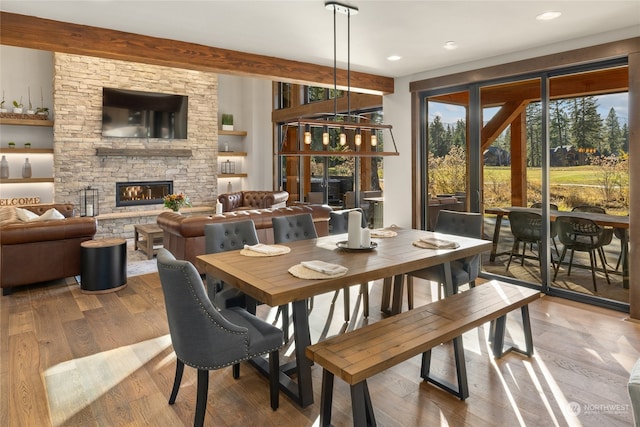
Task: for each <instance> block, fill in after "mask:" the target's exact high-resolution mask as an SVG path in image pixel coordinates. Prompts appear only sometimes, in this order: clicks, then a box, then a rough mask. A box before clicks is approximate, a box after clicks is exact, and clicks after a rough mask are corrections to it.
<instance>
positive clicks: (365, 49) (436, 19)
mask: <svg viewBox="0 0 640 427" xmlns="http://www.w3.org/2000/svg"><path fill="white" fill-rule="evenodd" d="M349 4H352V5H355V6H357V7H358V8H359V13H358V14H357V15H355V16H352V18H351V69H352V70H355V71H362V72H370V73H374V74H380V75H384V76H389V77H401V76H406V75H411V74H415V73H418V72H423V71H430V70H435V69H440V68H445V67H451V66H454V65H457V64H462V63H467V62H474V61H480V60H483V59H486V58H491V57H497V56H506V55H514V54H516V55H517V54H518V53H520V52H522V51H523V50H530V51H536V52H537V54H541V53H554V52H555V51H558V46H559V44H561V43H565V44H566V42H570V41H576V43H578V44H577V46H573V47H572V48H576V47H582V46H581V45H580V42H579V40H582V39H585V40H588V41H589V43H590V44H594V43H593V42H594V41H596V42H597V43H600V42H607V41H613V40H617V39H618V38H619V36H618V35H619V34H623V35H624V36H628V35H629V34H631V35H632V36H634V37H635V36H640V0H627V1H617V0H604V1H595V0H594V1H577V0H565V1H525V0H510V1H507V0H501V1H480V0H471V1H456V0H445V1H432V0H414V1H400V0H387V1H382V0H380V1H378V0H352V1H350V2H349ZM0 9H1V10H3V11H6V12H12V13H19V14H25V15H32V16H37V17H42V18H49V19H54V20H58V21H65V22H72V23H77V24H84V25H90V26H96V27H103V28H111V29H115V30H120V31H126V32H131V33H137V34H144V35H149V36H155V37H162V38H168V39H174V40H182V41H186V42H193V43H199V44H203V45H208V46H214V47H220V48H226V49H232V50H238V51H243V52H250V53H257V54H262V55H268V56H275V57H280V58H284V59H290V60H298V61H303V62H309V63H314V64H321V65H327V66H333V54H334V51H333V13H332V12H330V11H328V10H326V9H325V7H324V0H298V1H269V0H262V1H244V0H236V1H218V0H208V1H205V0H201V1H171V0H160V1H140V0H133V1H132V0H129V1H116V0H89V1H86V0H85V1H78V0H76V1H57V0H48V1H33V0H20V1H13V0H2V2H1V3H0ZM550 10H555V11H559V12H562V16H561V17H560V18H558V19H556V20H553V21H549V22H540V21H537V20H536V19H535V16H536V15H538V14H539V13H541V12H545V11H550ZM346 29H347V17H346V16H345V15H340V14H338V15H337V37H336V40H337V43H338V49H337V57H338V66H339V67H341V68H346V63H347V49H346V45H347V35H346ZM449 40H454V41H456V42H457V43H458V45H459V47H458V48H457V49H456V50H452V51H448V50H445V49H444V48H443V44H444V43H445V42H446V41H449ZM585 43H586V41H585ZM597 43H595V44H597ZM586 45H587V44H585V46H586ZM545 49H546V50H545ZM392 54H395V55H400V56H402V59H401V60H400V61H397V62H390V61H388V60H387V59H386V57H387V56H389V55H392Z"/></svg>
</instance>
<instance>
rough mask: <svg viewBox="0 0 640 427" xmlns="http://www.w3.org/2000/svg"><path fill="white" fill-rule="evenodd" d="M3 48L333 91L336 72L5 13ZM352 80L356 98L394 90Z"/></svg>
mask: <svg viewBox="0 0 640 427" xmlns="http://www.w3.org/2000/svg"><path fill="white" fill-rule="evenodd" d="M0 43H1V44H3V45H9V46H17V47H25V48H30V49H39V50H46V51H51V52H63V53H70V54H75V55H85V56H95V57H100V58H108V59H117V60H122V61H130V62H140V63H144V64H152V65H162V66H167V67H175V68H183V69H190V70H198V71H210V72H216V73H223V74H232V75H243V76H251V77H262V78H266V79H270V80H274V81H284V82H290V83H298V84H312V85H320V86H327V87H333V67H327V66H321V65H317V64H310V63H306V62H299V61H291V60H286V59H281V58H276V57H272V56H264V55H256V54H251V53H245V52H238V51H234V50H228V49H220V48H216V47H211V46H204V45H200V44H195V43H187V42H181V41H177V40H170V39H163V38H158V37H149V36H144V35H140V34H134V33H127V32H122V31H114V30H109V29H105V28H98V27H91V26H87V25H79V24H72V23H67V22H61V21H54V20H50V19H42V18H36V17H34V16H28V15H19V14H14V13H7V12H0ZM337 80H338V85H339V86H340V88H346V87H347V71H346V70H342V69H338V71H337ZM350 80H351V82H350V83H351V84H350V87H351V90H352V91H355V92H363V93H372V94H376V95H383V94H390V93H393V90H394V80H393V79H392V78H390V77H384V76H379V75H375V74H368V73H359V72H356V71H351V78H350Z"/></svg>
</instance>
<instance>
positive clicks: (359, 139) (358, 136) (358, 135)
mask: <svg viewBox="0 0 640 427" xmlns="http://www.w3.org/2000/svg"><path fill="white" fill-rule="evenodd" d="M355 144H356V146H357V147H359V146H360V144H362V134H361V133H360V129H358V130H356V137H355Z"/></svg>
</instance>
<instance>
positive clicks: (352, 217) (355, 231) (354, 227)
mask: <svg viewBox="0 0 640 427" xmlns="http://www.w3.org/2000/svg"><path fill="white" fill-rule="evenodd" d="M360 224H362V214H361V213H360V212H359V211H351V212H349V222H348V225H347V233H348V236H349V240H348V241H347V247H349V248H359V247H360V242H361V241H362V231H360V230H361V228H360Z"/></svg>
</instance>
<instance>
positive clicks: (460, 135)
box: [451, 119, 467, 147]
mask: <svg viewBox="0 0 640 427" xmlns="http://www.w3.org/2000/svg"><path fill="white" fill-rule="evenodd" d="M451 143H452V144H453V145H455V146H456V147H466V146H467V124H466V123H465V122H464V120H462V119H458V121H457V122H456V126H455V129H454V130H453V139H452V141H451Z"/></svg>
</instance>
